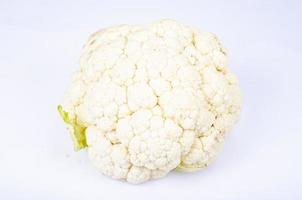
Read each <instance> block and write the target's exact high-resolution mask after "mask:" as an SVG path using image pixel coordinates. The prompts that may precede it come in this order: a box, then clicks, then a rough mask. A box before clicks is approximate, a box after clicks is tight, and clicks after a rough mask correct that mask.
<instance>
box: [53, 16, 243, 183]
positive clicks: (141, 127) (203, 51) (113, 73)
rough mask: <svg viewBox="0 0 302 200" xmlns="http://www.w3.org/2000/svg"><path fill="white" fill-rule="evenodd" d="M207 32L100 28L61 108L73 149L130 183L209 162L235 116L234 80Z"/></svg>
mask: <svg viewBox="0 0 302 200" xmlns="http://www.w3.org/2000/svg"><path fill="white" fill-rule="evenodd" d="M226 64H227V56H226V50H225V49H224V48H223V46H222V45H221V44H220V42H219V41H218V39H217V37H216V36H215V35H213V34H211V33H208V32H204V31H200V30H198V29H196V28H192V27H189V26H185V25H183V24H180V23H178V22H176V21H173V20H160V21H158V22H155V23H153V24H151V25H149V26H145V27H141V26H130V25H120V26H114V27H110V28H106V29H102V30H100V31H98V32H96V33H94V34H93V35H92V36H91V37H90V38H89V39H88V41H87V43H86V45H85V46H84V49H83V54H82V56H81V60H80V70H79V71H77V72H76V73H75V75H74V76H73V79H72V81H71V84H70V86H69V88H68V90H67V92H66V95H65V97H64V101H63V103H62V106H59V107H58V110H59V112H60V114H61V116H62V118H63V119H64V121H65V122H66V123H67V124H69V127H71V128H70V130H71V135H72V137H73V139H74V143H75V149H76V150H79V149H82V148H86V149H87V150H88V156H89V158H90V160H91V161H92V163H93V164H94V165H95V166H96V168H97V169H99V170H100V171H101V172H102V173H104V174H106V175H108V176H110V177H112V178H115V179H124V180H126V181H128V182H131V183H140V182H144V181H147V180H149V179H155V178H160V177H163V176H165V175H166V174H167V173H168V172H170V171H171V170H174V169H177V170H179V171H195V170H199V169H201V168H203V167H206V166H207V165H209V164H210V163H211V162H212V160H213V159H214V158H215V156H216V155H217V153H218V152H219V150H220V149H221V146H222V145H223V142H224V138H225V134H226V133H227V132H228V131H229V130H230V128H231V127H232V126H233V124H234V123H235V122H236V121H237V120H238V119H239V114H240V110H241V101H242V100H241V94H240V89H239V84H238V80H237V78H236V77H235V75H233V74H232V73H231V72H229V70H228V68H227V66H226Z"/></svg>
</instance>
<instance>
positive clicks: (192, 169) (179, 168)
mask: <svg viewBox="0 0 302 200" xmlns="http://www.w3.org/2000/svg"><path fill="white" fill-rule="evenodd" d="M205 167H207V165H203V166H194V167H185V166H183V165H182V164H179V165H178V166H177V167H176V169H175V170H176V171H178V172H195V171H199V170H201V169H203V168H205Z"/></svg>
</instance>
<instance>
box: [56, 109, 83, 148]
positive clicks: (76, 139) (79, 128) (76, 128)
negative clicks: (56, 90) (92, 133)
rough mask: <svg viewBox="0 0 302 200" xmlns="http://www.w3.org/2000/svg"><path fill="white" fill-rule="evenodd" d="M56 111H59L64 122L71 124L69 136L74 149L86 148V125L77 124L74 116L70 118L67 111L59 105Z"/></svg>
mask: <svg viewBox="0 0 302 200" xmlns="http://www.w3.org/2000/svg"><path fill="white" fill-rule="evenodd" d="M58 111H59V114H60V115H61V117H62V119H63V121H64V122H65V123H66V124H69V125H71V126H72V128H73V130H72V133H71V137H72V140H73V143H74V149H75V151H79V150H81V149H84V148H86V147H87V142H86V135H85V132H86V127H85V126H83V125H81V124H79V123H78V122H77V118H76V117H75V118H74V119H70V117H69V115H68V112H65V111H64V110H63V108H62V106H61V105H59V106H58Z"/></svg>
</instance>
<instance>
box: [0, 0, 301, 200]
mask: <svg viewBox="0 0 302 200" xmlns="http://www.w3.org/2000/svg"><path fill="white" fill-rule="evenodd" d="M300 2H301V1H300ZM300 2H299V1H298V0H297V1H273V0H272V1H265V0H257V1H220V2H218V1H190V0H185V1H182V2H180V1H159V0H158V1H157V0H155V1H150V2H144V1H107V2H106V3H105V2H103V1H77V2H76V1H57V2H55V1H36V2H34V1H29V0H28V1H21V0H20V1H19V2H17V1H8V0H7V1H3V0H1V1H0V94H1V97H0V122H1V129H0V141H1V142H0V199H39V200H40V199H43V200H45V199H86V200H92V199H132V200H133V199H152V200H153V199H167V198H169V199H185V198H186V199H301V198H302V191H301V186H302V173H301V170H302V162H301V157H302V156H301V154H302V148H301V146H302V128H301V127H302V81H301V73H302V39H301V36H302V30H301V26H302V14H301V12H302V5H301V3H300ZM161 18H172V19H176V20H179V21H181V22H183V23H186V24H189V25H195V26H197V27H200V28H202V29H204V30H208V31H211V32H214V33H216V34H217V35H218V36H219V38H220V39H221V41H222V43H223V44H224V46H226V47H227V49H228V52H229V67H230V69H231V71H233V72H235V73H236V74H237V75H238V77H239V79H240V82H241V87H242V91H243V94H244V108H243V111H242V117H241V120H240V122H239V123H238V124H237V125H236V126H235V127H234V129H233V130H232V132H231V134H230V135H229V137H228V138H227V141H226V145H225V148H224V151H223V152H222V154H221V155H220V156H219V157H218V159H217V160H216V162H214V163H213V164H212V165H211V166H210V167H209V168H207V169H205V170H203V171H200V172H196V173H191V174H182V173H177V172H172V173H170V174H169V175H168V176H167V177H165V178H163V179H160V180H157V181H151V182H147V183H145V184H142V185H137V186H135V185H130V184H127V183H124V182H119V181H115V180H111V179H110V178H107V177H105V176H103V175H102V174H100V173H99V172H97V171H96V170H95V169H94V168H93V167H92V166H91V165H90V163H89V162H88V160H87V157H86V152H85V151H82V152H80V153H75V152H73V147H72V143H71V140H70V138H69V135H68V134H67V132H66V130H65V125H64V124H63V122H62V120H61V119H60V118H59V115H58V113H57V110H56V106H57V104H59V103H60V102H61V100H62V96H63V93H64V90H65V89H66V85H67V83H68V82H69V80H70V76H71V73H72V72H73V71H75V70H76V69H77V68H78V58H79V56H80V52H81V47H82V45H83V44H84V42H85V41H86V39H87V37H88V36H89V35H90V34H91V33H92V32H94V31H96V30H98V29H99V28H102V27H106V26H109V25H114V24H120V23H128V24H146V23H149V22H152V21H154V20H157V19H161Z"/></svg>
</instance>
